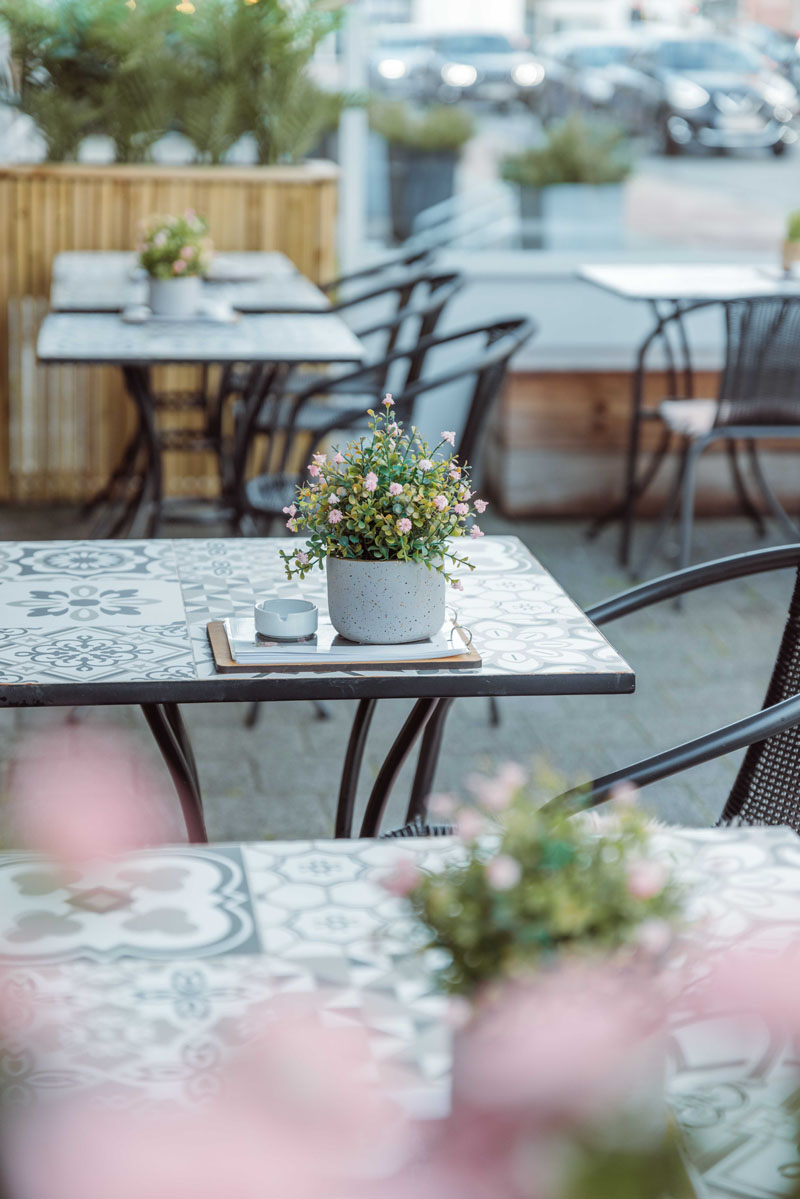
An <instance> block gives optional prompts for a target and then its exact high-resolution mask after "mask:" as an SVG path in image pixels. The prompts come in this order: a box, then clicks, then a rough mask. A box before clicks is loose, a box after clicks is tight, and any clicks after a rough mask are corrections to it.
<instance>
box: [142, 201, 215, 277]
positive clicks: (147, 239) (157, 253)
mask: <svg viewBox="0 0 800 1199" xmlns="http://www.w3.org/2000/svg"><path fill="white" fill-rule="evenodd" d="M212 248H213V247H212V244H211V239H210V238H209V237H208V224H207V222H206V221H205V219H204V218H203V217H199V216H198V215H197V213H196V212H193V211H192V210H191V209H189V210H187V211H186V212H185V213H184V214H183V216H153V217H150V219H149V220H148V221H146V222H145V223H144V225H143V227H142V230H141V236H140V240H139V243H138V245H137V247H136V249H137V250H138V253H139V265H140V266H142V267H144V269H145V270H146V271H147V273H148V275H152V277H153V278H154V279H176V278H181V277H183V278H186V276H187V275H202V274H204V273H205V271H206V269H207V268H208V263H209V258H210V256H211V250H212Z"/></svg>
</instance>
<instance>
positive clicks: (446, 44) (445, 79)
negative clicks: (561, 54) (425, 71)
mask: <svg viewBox="0 0 800 1199" xmlns="http://www.w3.org/2000/svg"><path fill="white" fill-rule="evenodd" d="M433 44H434V47H435V50H436V55H437V59H436V75H437V78H436V79H435V80H433V81H432V87H433V88H434V89H435V93H436V98H437V99H438V100H443V101H455V100H461V99H467V98H469V99H473V98H474V99H476V100H488V101H491V102H492V103H494V104H498V105H507V104H511V103H512V102H513V101H516V100H523V101H525V102H526V103H531V104H534V103H535V93H536V89H537V88H538V87H539V86H540V85H541V83H542V80H543V79H544V67H543V66H542V64H541V62H540V61H539V59H538V58H537V57H535V56H534V55H533V54H531V53H530V51H529V50H526V49H524V48H521V46H520V45H515V44H514V42H513V41H512V40H511V39H510V38H509V37H506V36H505V34H502V33H481V32H475V31H469V32H464V33H458V32H448V33H442V34H440V35H439V36H438V37H435V38H434V39H433Z"/></svg>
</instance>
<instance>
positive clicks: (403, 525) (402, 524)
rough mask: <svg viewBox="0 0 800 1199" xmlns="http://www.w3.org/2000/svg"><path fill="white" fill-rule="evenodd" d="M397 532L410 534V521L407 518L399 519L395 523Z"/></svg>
mask: <svg viewBox="0 0 800 1199" xmlns="http://www.w3.org/2000/svg"><path fill="white" fill-rule="evenodd" d="M397 531H398V533H410V532H411V521H410V520H409V519H408V517H407V516H401V517H400V519H399V520H398V522H397Z"/></svg>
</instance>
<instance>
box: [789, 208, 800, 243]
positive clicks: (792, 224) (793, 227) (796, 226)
mask: <svg viewBox="0 0 800 1199" xmlns="http://www.w3.org/2000/svg"><path fill="white" fill-rule="evenodd" d="M786 240H787V241H800V208H796V209H795V210H794V212H790V213H789V218H788V220H787V222H786Z"/></svg>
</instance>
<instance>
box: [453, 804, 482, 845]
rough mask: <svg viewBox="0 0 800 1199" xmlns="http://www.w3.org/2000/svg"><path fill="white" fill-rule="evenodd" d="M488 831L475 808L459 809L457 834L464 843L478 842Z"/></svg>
mask: <svg viewBox="0 0 800 1199" xmlns="http://www.w3.org/2000/svg"><path fill="white" fill-rule="evenodd" d="M485 831H486V824H485V821H484V819H483V817H482V816H481V814H480V812H478V811H476V809H475V808H459V810H458V812H457V813H456V833H457V834H458V836H459V837H460V838H461V840H462V841H477V839H478V837H480V835H481V833H483V832H485Z"/></svg>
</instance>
